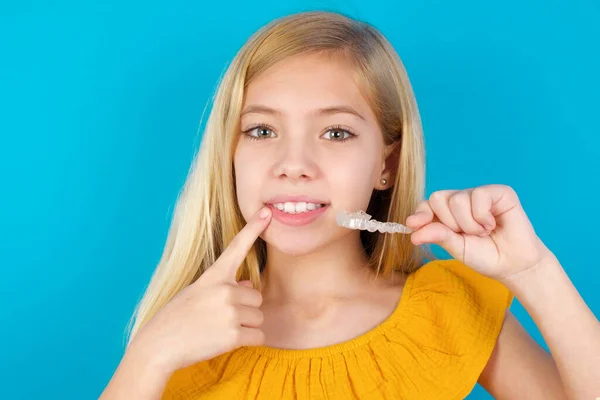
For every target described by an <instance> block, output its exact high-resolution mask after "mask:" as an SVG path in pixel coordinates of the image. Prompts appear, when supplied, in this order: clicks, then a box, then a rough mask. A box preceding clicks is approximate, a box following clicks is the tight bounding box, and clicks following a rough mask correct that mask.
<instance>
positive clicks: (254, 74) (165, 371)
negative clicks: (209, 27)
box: [102, 12, 600, 400]
mask: <svg viewBox="0 0 600 400" xmlns="http://www.w3.org/2000/svg"><path fill="white" fill-rule="evenodd" d="M424 165H425V159H424V149H423V135H422V130H421V124H420V119H419V113H418V109H417V105H416V102H415V98H414V95H413V92H412V89H411V85H410V83H409V80H408V76H407V73H406V71H405V69H404V67H403V65H402V62H401V61H400V59H399V58H398V56H397V54H396V52H395V51H394V49H393V47H392V46H391V45H390V43H389V42H388V41H387V40H386V39H385V38H384V37H383V36H382V35H381V34H380V33H379V32H378V31H377V30H376V29H375V28H373V27H372V26H370V25H367V24H365V23H362V22H359V21H356V20H353V19H350V18H348V17H345V16H343V15H340V14H335V13H327V12H309V13H300V14H296V15H292V16H288V17H286V18H282V19H279V20H276V21H274V22H272V23H271V24H269V25H268V26H266V27H264V28H263V29H261V30H260V31H259V32H258V33H256V34H255V35H254V36H253V37H252V38H251V39H250V40H249V41H248V43H247V44H246V45H245V46H244V47H243V48H242V49H241V51H240V52H239V54H238V55H237V56H236V57H235V59H234V60H233V62H232V64H231V65H230V67H229V69H228V71H227V72H226V74H225V75H224V77H223V80H222V82H221V84H220V87H219V89H218V92H217V94H216V97H215V99H214V106H213V109H212V112H211V114H210V117H209V120H208V123H207V126H206V131H205V134H204V137H203V141H202V145H201V149H200V152H199V155H198V157H197V159H196V160H195V163H194V166H193V169H192V171H191V173H190V176H189V179H188V181H187V182H186V185H185V188H184V190H183V192H182V193H181V197H180V199H179V201H178V204H177V208H176V211H175V215H174V221H173V225H172V227H171V230H170V233H169V237H168V241H167V245H166V249H165V251H164V254H163V257H162V260H161V262H160V264H159V266H158V268H157V269H156V272H155V274H154V276H153V277H152V280H151V282H150V285H149V287H148V289H147V292H146V294H145V296H144V297H143V299H142V300H141V303H140V304H139V306H138V308H137V309H136V312H135V314H134V317H135V318H134V321H135V324H134V325H133V329H132V330H131V335H130V341H129V345H128V348H127V351H126V353H125V355H124V357H123V359H122V361H121V363H120V365H119V367H118V368H117V371H116V372H115V374H114V376H113V378H112V380H111V381H110V383H109V384H108V386H107V388H106V389H105V391H104V393H103V395H102V398H103V399H134V398H135V399H158V398H161V397H162V398H163V399H245V398H253V399H281V398H285V399H288V398H289V399H309V398H310V399H326V398H329V399H331V398H335V399H346V398H361V399H400V398H403V399H459V398H464V397H465V396H467V395H468V393H469V392H470V391H471V390H472V388H473V387H474V385H475V384H476V383H477V382H479V383H481V385H482V386H483V387H484V388H485V389H487V391H488V392H490V393H491V394H492V395H493V396H497V397H500V398H504V399H517V398H518V399H523V398H526V399H542V398H543V399H545V400H547V399H562V398H565V397H567V396H568V397H570V398H577V399H593V398H595V397H596V396H600V369H598V368H597V367H598V365H600V324H599V323H598V320H597V319H596V318H595V316H594V315H593V314H592V312H591V311H590V310H589V309H588V308H587V306H586V305H585V303H584V302H583V301H582V299H581V298H580V297H579V295H578V293H577V291H576V290H575V288H574V287H573V286H572V284H571V282H570V281H569V279H568V277H567V276H566V275H565V272H564V271H563V269H562V267H561V265H560V264H559V262H558V261H557V259H556V257H554V255H553V253H552V252H551V251H550V250H549V249H548V248H547V247H546V246H545V245H544V244H543V243H542V241H541V240H540V239H539V238H538V236H537V235H536V233H535V232H534V229H533V228H532V226H531V224H530V223H529V220H528V218H527V216H526V214H525V212H524V211H523V208H522V207H521V205H520V203H519V199H518V197H517V195H516V193H515V192H514V191H513V190H512V189H511V188H510V187H507V186H503V185H488V186H482V187H477V188H474V189H468V190H444V191H437V192H435V193H433V194H432V195H431V196H430V197H429V199H427V200H423V195H424V175H425V170H424V169H425V168H424ZM356 210H366V211H367V213H369V214H371V215H373V217H374V219H377V220H380V221H394V222H402V221H405V223H406V225H408V226H409V227H410V228H411V229H412V230H413V233H412V234H410V235H403V234H389V233H379V232H373V233H371V232H368V231H356V230H349V229H345V228H342V227H340V226H337V225H336V223H335V213H336V211H350V212H353V211H356ZM431 244H437V245H440V246H442V247H443V248H444V249H445V250H447V251H448V252H449V254H450V255H451V256H452V257H453V259H451V260H437V259H435V257H433V256H432V254H431V252H430V251H429V250H428V247H427V246H428V245H431ZM513 294H514V295H516V296H517V297H518V299H519V300H520V301H521V303H522V304H523V305H524V306H525V307H526V309H527V310H528V311H529V313H530V314H531V315H532V317H533V318H534V320H535V322H536V323H537V325H538V326H539V328H540V330H541V332H542V334H543V335H544V338H545V340H546V342H547V343H548V346H549V348H550V350H551V353H552V355H553V356H550V354H548V353H547V352H545V351H544V350H543V349H542V348H541V347H539V346H538V345H537V344H536V342H535V341H534V340H533V339H532V338H531V337H530V336H529V335H528V334H527V333H526V332H525V331H524V329H523V328H522V327H521V325H520V324H519V323H518V322H517V321H516V320H515V318H514V317H513V316H512V314H511V313H510V312H509V310H508V307H509V306H510V304H511V301H512V299H513Z"/></svg>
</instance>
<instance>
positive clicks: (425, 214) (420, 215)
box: [406, 200, 435, 230]
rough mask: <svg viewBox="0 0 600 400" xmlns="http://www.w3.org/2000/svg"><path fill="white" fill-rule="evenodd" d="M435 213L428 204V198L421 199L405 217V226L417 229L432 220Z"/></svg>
mask: <svg viewBox="0 0 600 400" xmlns="http://www.w3.org/2000/svg"><path fill="white" fill-rule="evenodd" d="M434 217H435V215H434V214H433V210H432V209H431V207H430V206H429V201H428V200H423V201H422V202H420V203H419V205H418V206H417V208H416V209H415V212H414V213H413V214H412V215H410V216H409V217H408V218H406V226H408V227H409V228H412V229H415V230H416V229H419V228H420V227H422V226H423V225H426V224H429V223H431V222H433V219H434Z"/></svg>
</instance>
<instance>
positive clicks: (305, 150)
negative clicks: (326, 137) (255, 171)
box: [273, 139, 319, 183]
mask: <svg viewBox="0 0 600 400" xmlns="http://www.w3.org/2000/svg"><path fill="white" fill-rule="evenodd" d="M315 151H316V149H312V148H311V146H310V144H309V143H308V141H306V140H301V139H298V140H287V141H285V143H282V145H281V147H280V149H279V150H278V157H277V162H276V163H275V165H274V167H273V175H274V176H275V178H277V179H287V180H289V181H291V182H292V183H298V182H302V181H309V180H312V179H315V178H316V177H317V176H318V173H319V172H318V171H319V169H318V166H317V163H316V153H315Z"/></svg>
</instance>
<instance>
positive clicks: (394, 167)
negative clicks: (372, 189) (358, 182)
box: [376, 142, 401, 190]
mask: <svg viewBox="0 0 600 400" xmlns="http://www.w3.org/2000/svg"><path fill="white" fill-rule="evenodd" d="M400 148H401V142H394V143H392V144H388V145H386V146H385V147H384V152H383V153H384V154H383V157H384V161H383V163H382V165H381V173H380V177H379V180H378V182H377V185H376V188H377V189H378V190H387V189H389V188H391V187H392V186H393V182H394V180H395V179H396V174H397V172H398V165H399V162H400ZM381 179H385V180H386V181H387V182H386V184H385V185H384V184H382V182H381Z"/></svg>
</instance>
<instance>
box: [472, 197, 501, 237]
mask: <svg viewBox="0 0 600 400" xmlns="http://www.w3.org/2000/svg"><path fill="white" fill-rule="evenodd" d="M471 207H472V213H473V218H474V219H475V221H477V222H478V223H479V224H481V225H482V226H483V227H484V228H485V229H486V230H487V231H489V232H491V231H493V230H494V229H496V218H494V215H492V211H491V210H492V196H491V195H490V194H489V193H488V192H487V191H486V190H485V189H483V188H481V187H477V188H475V189H473V191H472V192H471Z"/></svg>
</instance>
